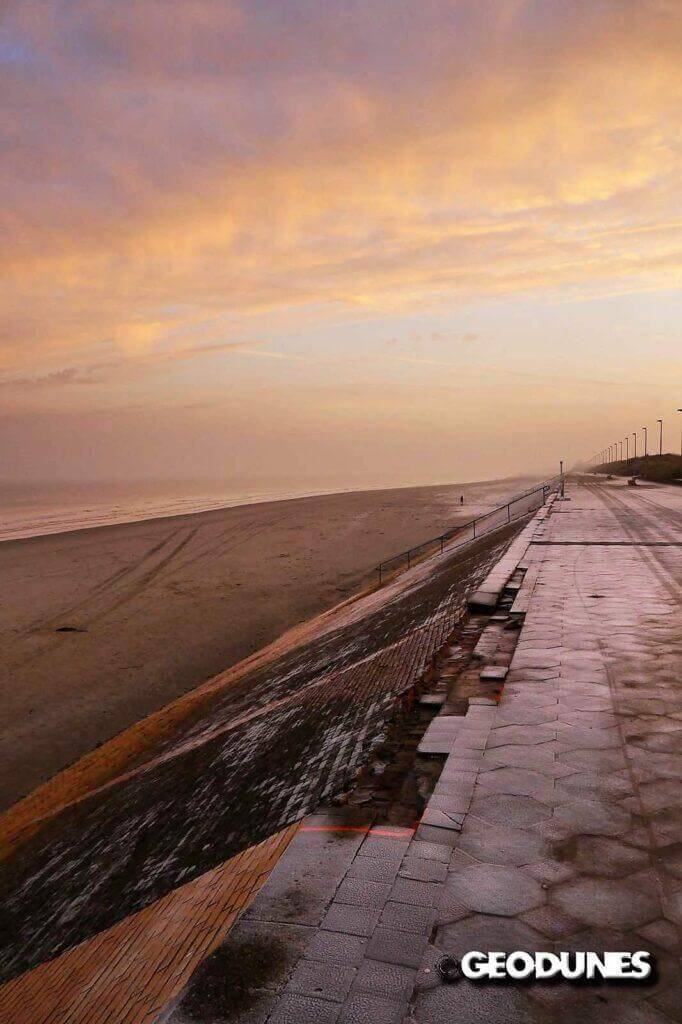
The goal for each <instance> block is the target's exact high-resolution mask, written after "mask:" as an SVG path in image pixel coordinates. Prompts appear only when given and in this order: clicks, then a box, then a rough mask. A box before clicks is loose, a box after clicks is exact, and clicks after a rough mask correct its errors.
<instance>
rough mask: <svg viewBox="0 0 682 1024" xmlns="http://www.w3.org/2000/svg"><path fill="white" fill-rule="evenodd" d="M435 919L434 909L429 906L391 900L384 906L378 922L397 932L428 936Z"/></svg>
mask: <svg viewBox="0 0 682 1024" xmlns="http://www.w3.org/2000/svg"><path fill="white" fill-rule="evenodd" d="M435 919H436V911H435V910H433V909H432V908H431V907H419V906H415V905H414V904H410V903H392V902H391V903H387V904H386V906H385V907H384V909H383V911H382V913H381V921H380V924H381V926H382V927H384V928H389V929H390V928H393V929H395V931H398V932H411V933H413V934H414V935H426V936H428V935H430V934H431V931H432V929H433V924H434V921H435Z"/></svg>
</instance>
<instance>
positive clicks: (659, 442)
mask: <svg viewBox="0 0 682 1024" xmlns="http://www.w3.org/2000/svg"><path fill="white" fill-rule="evenodd" d="M656 422H657V423H658V424H659V428H658V429H659V435H658V454H659V455H662V454H663V420H656Z"/></svg>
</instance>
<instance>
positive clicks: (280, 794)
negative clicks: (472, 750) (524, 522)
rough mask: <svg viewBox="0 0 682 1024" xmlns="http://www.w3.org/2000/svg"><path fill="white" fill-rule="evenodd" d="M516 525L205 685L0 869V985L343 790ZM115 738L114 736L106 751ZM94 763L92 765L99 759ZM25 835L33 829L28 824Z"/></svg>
mask: <svg viewBox="0 0 682 1024" xmlns="http://www.w3.org/2000/svg"><path fill="white" fill-rule="evenodd" d="M518 529H519V524H511V525H510V526H508V527H503V528H501V529H500V530H497V531H496V532H495V533H494V534H493V535H491V536H490V537H488V538H483V539H482V540H480V541H479V542H477V543H476V544H475V545H473V546H467V547H465V548H463V549H454V550H453V551H452V552H448V551H447V550H446V553H445V555H444V556H443V557H439V558H436V559H431V560H428V561H427V562H424V563H422V565H421V566H419V567H417V568H416V569H414V570H413V571H412V572H411V573H410V574H408V575H406V576H404V577H402V578H399V579H398V580H396V581H395V583H393V584H390V583H389V584H388V585H387V586H386V587H384V588H383V589H382V590H381V591H379V592H377V593H376V594H370V595H369V596H367V597H365V598H362V599H360V600H358V601H356V602H351V603H349V604H348V605H347V606H346V608H345V609H341V610H340V611H339V612H338V613H335V614H332V615H329V614H327V615H326V616H322V617H321V620H320V625H319V627H317V628H315V626H314V625H313V628H312V629H311V630H309V632H308V635H307V636H305V637H304V639H303V640H302V642H301V643H299V644H294V645H293V646H290V648H289V649H285V650H284V651H283V653H281V654H280V655H279V656H276V657H274V658H270V659H269V660H267V661H266V662H265V664H263V665H261V666H260V667H259V666H258V664H256V667H254V668H253V669H251V670H249V671H246V672H244V673H242V675H241V677H240V678H238V679H237V681H236V682H234V683H232V684H230V685H229V686H226V687H224V688H221V687H217V688H216V689H215V691H214V693H213V694H212V695H211V696H210V697H208V698H207V699H205V700H204V701H203V702H202V704H201V705H200V706H199V708H198V709H195V710H194V711H193V712H192V713H191V714H189V715H187V716H185V717H184V718H182V719H181V721H180V722H179V723H178V724H177V725H176V726H175V727H174V729H173V730H172V735H171V737H170V738H166V739H165V740H164V741H163V742H161V743H159V742H154V740H153V738H152V739H151V740H150V742H149V744H148V745H147V748H146V749H145V751H144V754H143V755H142V756H139V755H138V757H137V761H136V762H135V763H134V764H133V765H132V766H130V768H129V770H121V769H119V770H118V771H117V773H116V774H115V775H114V777H113V778H111V779H110V780H109V781H107V782H106V783H105V784H104V785H102V786H100V787H99V788H97V789H95V791H94V792H90V793H86V795H84V796H80V797H78V798H76V799H72V800H71V801H70V802H68V803H67V804H66V806H64V807H62V808H61V809H58V810H57V811H56V812H55V813H52V814H50V813H49V808H48V809H47V813H46V809H45V808H43V816H42V818H41V821H40V824H39V827H38V828H37V830H35V834H33V835H31V836H30V838H28V839H27V840H25V841H23V842H22V843H20V844H19V845H18V847H17V848H16V849H15V850H14V851H13V852H11V853H10V854H9V856H7V857H6V858H5V859H4V860H3V861H0V907H1V909H0V978H2V979H3V980H7V979H9V978H11V977H14V976H15V975H17V974H19V973H21V972H22V971H26V970H28V969H29V968H31V967H33V966H35V965H36V964H39V963H41V962H42V961H44V960H46V959H48V958H51V957H54V956H56V955H58V954H59V953H60V952H62V951H63V950H66V949H69V948H70V947H72V946H73V945H75V944H76V943H78V942H80V941H82V940H84V939H87V938H88V937H90V936H92V935H93V934H95V933H97V932H100V931H101V930H102V929H105V928H108V927H110V926H111V925H113V924H114V923H115V922H116V921H118V920H120V919H121V918H123V917H125V916H126V915H128V914H131V913H134V912H135V911H137V910H139V909H141V908H142V907H144V906H146V905H148V904H149V903H151V902H152V901H154V900H157V899H159V898H160V897H162V896H163V895H164V894H165V893H167V892H169V891H171V890H172V889H174V888H176V887H177V886H179V885H182V884H184V883H186V882H189V881H190V880H191V879H193V878H195V877H197V876H198V875H201V874H202V873H203V872H205V871H207V870H209V869H210V868H212V867H214V866H215V865H217V864H220V863H221V862H223V861H225V860H226V859H227V858H229V857H231V856H233V855H234V854H236V853H238V852H239V851H240V850H242V849H244V848H246V847H248V846H251V845H252V844H254V843H257V842H259V841H260V840H262V839H265V838H266V837H267V836H270V835H272V834H273V833H275V832H277V831H278V830H279V829H281V828H283V827H284V826H285V825H288V824H289V823H291V822H294V821H296V820H298V819H300V818H301V817H302V816H303V815H304V814H306V813H307V812H308V811H310V810H312V809H313V808H314V807H315V806H316V805H317V803H318V802H319V801H320V799H321V798H323V797H324V796H326V795H329V794H330V793H332V792H335V791H338V790H339V789H343V788H344V787H345V786H347V785H350V783H351V781H352V779H353V778H354V776H355V774H356V773H357V771H358V770H359V768H360V766H361V765H362V763H363V761H364V760H366V758H367V756H368V754H369V753H370V751H371V747H372V744H373V742H374V741H375V740H376V739H377V737H378V736H379V735H380V734H381V732H382V729H383V728H384V726H385V723H386V721H387V720H388V719H389V718H390V717H391V715H392V713H393V711H394V709H395V707H396V704H397V702H398V701H399V700H400V697H401V695H402V694H404V693H406V692H407V691H409V690H410V688H411V687H413V686H414V684H415V683H416V682H417V681H418V680H419V678H420V677H421V676H422V674H423V672H424V670H425V668H426V667H427V666H428V664H429V662H430V660H431V658H432V656H433V654H434V652H436V651H437V650H438V649H439V648H440V647H441V646H442V645H443V643H444V641H445V638H446V637H447V636H448V635H449V634H450V633H451V631H452V629H453V627H454V625H455V624H456V623H457V621H458V620H459V619H460V617H461V615H462V612H463V609H464V607H465V605H466V598H467V594H468V593H469V592H470V590H471V588H472V587H474V586H475V585H476V583H477V581H478V580H479V579H480V578H481V577H482V576H483V575H484V573H485V572H486V570H487V568H488V567H489V565H490V564H491V563H493V562H494V561H495V559H496V558H497V557H499V554H500V552H501V551H502V550H504V548H505V547H506V545H507V544H508V543H509V540H510V539H511V538H512V537H513V536H514V535H515V533H516V532H517V531H518ZM114 742H115V741H114ZM103 756H105V755H103ZM31 830H32V831H33V830H34V829H33V826H32V827H31Z"/></svg>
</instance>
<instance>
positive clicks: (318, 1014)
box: [268, 993, 341, 1024]
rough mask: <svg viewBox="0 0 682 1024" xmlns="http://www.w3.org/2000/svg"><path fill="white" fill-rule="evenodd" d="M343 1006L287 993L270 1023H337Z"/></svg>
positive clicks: (277, 1006) (273, 1013)
mask: <svg viewBox="0 0 682 1024" xmlns="http://www.w3.org/2000/svg"><path fill="white" fill-rule="evenodd" d="M340 1012H341V1006H340V1004H339V1003H330V1002H328V1001H327V1000H324V999H313V998H311V997H310V996H302V995H297V994H295V993H291V994H289V993H286V994H285V995H283V996H282V997H281V999H279V1000H278V1002H277V1004H276V1006H275V1009H274V1010H273V1012H272V1014H271V1016H270V1017H269V1018H268V1024H335V1022H336V1021H337V1020H338V1018H339V1014H340Z"/></svg>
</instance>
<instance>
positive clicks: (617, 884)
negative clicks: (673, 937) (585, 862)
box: [549, 878, 660, 928]
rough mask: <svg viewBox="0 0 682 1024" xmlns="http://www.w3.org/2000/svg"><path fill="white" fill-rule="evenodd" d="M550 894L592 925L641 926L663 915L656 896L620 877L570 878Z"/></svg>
mask: <svg viewBox="0 0 682 1024" xmlns="http://www.w3.org/2000/svg"><path fill="white" fill-rule="evenodd" d="M549 898H550V900H551V901H552V902H553V903H554V905H555V906H558V907H559V908H560V909H561V910H563V911H564V912H565V913H566V914H568V915H569V916H570V917H575V918H577V919H578V920H579V921H582V922H584V923H585V924H589V925H596V926H600V925H604V926H606V927H614V928H637V927H639V926H641V925H643V924H647V923H648V922H650V921H653V920H655V919H656V918H658V917H660V907H659V903H658V900H657V899H656V897H654V896H652V895H650V894H649V893H647V892H643V891H642V890H641V889H638V888H636V887H634V886H632V885H629V884H628V883H627V881H621V880H616V879H606V878H599V879H597V878H583V879H580V880H578V881H574V882H566V883H565V884H563V885H559V886H557V887H556V888H555V889H553V890H552V891H551V893H550V896H549Z"/></svg>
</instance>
